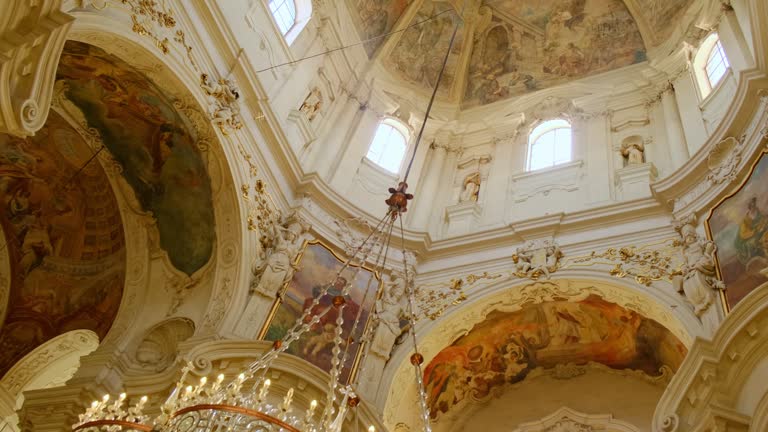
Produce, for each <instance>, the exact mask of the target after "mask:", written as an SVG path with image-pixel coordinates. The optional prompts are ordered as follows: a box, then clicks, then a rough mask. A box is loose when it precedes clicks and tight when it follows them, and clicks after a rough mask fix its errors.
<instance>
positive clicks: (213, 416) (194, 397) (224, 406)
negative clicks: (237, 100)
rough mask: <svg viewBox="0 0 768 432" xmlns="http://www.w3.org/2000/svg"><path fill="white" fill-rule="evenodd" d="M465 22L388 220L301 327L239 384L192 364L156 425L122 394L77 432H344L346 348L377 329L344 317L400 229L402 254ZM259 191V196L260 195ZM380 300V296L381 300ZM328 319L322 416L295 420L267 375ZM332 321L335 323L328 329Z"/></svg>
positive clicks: (411, 297) (310, 412) (87, 416)
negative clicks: (415, 186) (427, 145)
mask: <svg viewBox="0 0 768 432" xmlns="http://www.w3.org/2000/svg"><path fill="white" fill-rule="evenodd" d="M460 23H461V20H460V19H459V20H456V25H455V27H454V29H453V35H452V37H451V41H450V44H449V46H448V49H447V50H446V53H445V56H444V59H443V63H442V68H441V69H440V72H439V74H438V77H437V80H436V82H435V86H434V89H433V91H432V97H431V98H430V101H429V105H428V106H427V109H426V112H425V115H424V121H423V122H422V124H421V129H420V130H419V134H418V136H417V138H416V142H415V144H414V149H413V153H412V154H411V158H410V160H409V163H408V166H407V169H406V171H405V174H404V176H403V178H402V180H401V181H400V182H399V183H398V185H397V187H393V188H390V189H389V193H390V196H389V198H388V199H386V200H385V203H386V204H387V206H388V208H387V211H386V214H385V215H384V217H382V218H381V219H380V220H379V221H378V223H377V225H376V226H375V227H374V229H373V230H372V232H371V233H370V234H369V235H368V237H366V238H365V240H364V241H363V242H362V243H361V244H360V245H359V246H357V248H355V250H354V251H352V253H351V254H350V256H349V258H348V259H347V260H346V261H345V262H344V263H343V265H342V266H341V268H340V269H339V270H338V271H337V272H336V274H335V275H334V276H333V277H332V278H331V280H329V281H327V283H324V284H321V285H320V286H322V287H323V288H321V289H319V290H318V292H317V293H316V294H315V296H314V298H313V299H312V301H311V304H310V305H309V307H305V309H304V311H303V313H302V315H301V316H300V317H299V318H298V319H297V320H296V322H295V323H294V325H293V327H291V328H290V329H289V330H288V331H287V333H286V335H285V336H284V338H283V339H281V340H276V341H275V342H274V343H273V345H272V347H271V349H269V350H268V351H267V352H265V353H264V354H263V355H262V356H261V358H259V359H258V360H256V361H254V362H253V363H251V364H250V365H249V366H248V367H247V368H245V370H243V371H241V373H240V374H239V375H237V376H236V377H234V379H232V378H230V379H229V380H227V378H226V377H225V376H224V375H219V376H218V377H217V378H216V379H215V380H213V381H211V382H209V381H208V379H207V378H206V377H202V378H201V379H200V381H199V382H198V383H197V384H195V385H192V384H189V383H188V379H187V378H188V375H189V372H190V371H191V369H192V365H191V364H188V365H187V366H185V367H184V368H183V369H182V374H181V378H180V379H179V381H178V382H177V383H176V386H175V388H174V390H173V391H172V392H171V395H170V396H169V397H168V399H167V400H166V401H165V402H164V403H163V404H162V406H161V407H160V411H161V413H162V414H160V415H159V416H157V417H156V418H154V419H151V418H150V417H149V416H147V415H145V414H143V410H144V405H145V404H146V403H147V398H146V397H142V398H141V399H140V400H139V402H138V403H137V404H135V405H134V406H130V407H128V406H126V403H125V400H126V395H125V393H123V394H121V395H120V397H119V398H118V399H117V400H116V401H114V402H111V403H110V400H109V396H108V395H107V396H104V398H103V399H102V400H101V401H94V402H93V404H92V405H91V407H90V408H88V409H87V410H86V412H85V413H84V414H81V415H80V421H79V422H78V423H77V424H75V425H74V426H73V430H75V431H99V430H109V431H121V430H139V431H150V430H152V431H168V432H181V431H184V432H189V431H200V432H202V431H214V430H215V431H220V430H229V431H246V430H248V431H254V430H255V431H265V432H341V430H342V426H343V424H344V419H345V417H346V416H347V414H348V413H349V411H350V410H354V409H355V408H356V407H357V406H358V405H359V404H360V403H361V398H360V397H359V396H358V395H357V393H356V392H355V387H356V385H357V384H358V379H359V377H355V378H353V379H352V381H351V382H349V383H347V384H346V385H345V384H343V383H342V380H341V376H342V369H343V367H344V365H345V364H346V363H347V357H348V354H349V352H348V351H349V350H347V349H346V346H347V345H348V344H349V343H350V342H357V343H361V344H364V343H365V341H369V340H372V334H370V332H372V331H373V330H374V326H365V325H364V324H365V323H364V322H365V321H366V320H365V319H362V317H361V315H362V310H363V309H362V308H358V311H357V313H356V317H355V320H354V323H353V325H352V329H351V330H350V333H349V334H350V335H351V334H357V333H355V330H356V329H359V328H360V329H361V332H362V336H361V337H360V339H359V340H357V341H355V340H352V338H351V337H350V336H349V335H344V333H345V331H344V330H345V328H344V323H345V318H344V316H345V315H344V314H343V310H344V309H345V307H347V305H348V303H349V302H348V301H347V300H346V299H347V298H348V296H349V293H350V289H351V288H352V286H353V284H354V282H355V280H356V277H357V275H358V274H359V273H360V269H362V268H363V266H362V264H364V263H370V262H373V263H374V265H373V268H374V269H375V271H376V272H381V271H382V270H383V269H384V268H385V266H386V263H387V259H388V255H389V254H388V252H389V247H390V245H391V243H392V240H393V237H394V236H393V231H394V228H395V225H396V224H397V223H398V222H399V230H398V231H397V234H396V236H397V237H399V238H400V244H399V245H395V246H398V247H400V248H401V249H402V250H403V251H405V238H404V229H403V222H402V215H403V213H405V212H406V211H408V202H409V201H411V200H412V199H413V195H412V194H410V193H408V183H407V180H408V174H409V173H410V170H411V166H412V164H413V160H414V158H415V155H416V153H417V151H418V147H419V144H420V142H421V138H422V136H423V134H424V130H425V127H426V124H427V121H428V120H429V114H430V112H431V109H432V105H433V103H434V101H435V97H436V95H437V90H438V87H439V85H440V82H441V79H442V77H443V73H444V72H445V69H446V65H447V63H448V58H449V55H450V52H451V48H452V46H453V44H454V42H455V39H456V35H457V33H458V30H459V27H460ZM223 85H224V84H222V86H223ZM227 85H228V83H227ZM222 88H223V87H222ZM224 90H226V89H224ZM214 93H216V94H217V92H215V91H210V92H209V94H214ZM248 189H249V188H248V187H245V188H243V193H244V197H245V198H246V199H248V198H249V196H248V195H247V194H248ZM256 192H257V194H258V192H259V191H258V188H257V191H256ZM249 224H250V225H249V226H250V227H255V226H256V225H258V223H256V222H254V221H253V220H251V221H250V222H249ZM257 231H260V230H257ZM407 256H408V254H406V253H403V254H402V259H403V262H402V265H403V271H404V276H405V277H404V279H405V291H406V297H407V298H408V304H407V310H406V312H405V316H406V317H407V319H408V320H409V321H410V325H409V326H408V328H409V330H408V333H409V334H407V335H406V336H407V339H408V340H410V341H411V343H412V344H413V353H412V354H411V356H410V363H411V365H412V366H413V369H414V377H415V384H416V387H417V394H418V399H419V401H418V403H419V407H420V411H421V412H420V417H421V419H420V420H421V422H423V425H422V426H423V430H424V431H425V432H431V426H430V420H429V419H430V415H429V408H428V404H427V395H426V391H425V386H424V380H423V377H424V373H423V371H422V363H423V362H424V356H423V355H422V354H420V353H419V350H418V341H417V338H416V333H415V327H416V326H415V323H416V312H417V309H416V307H417V306H416V305H417V303H416V289H415V286H414V278H413V275H412V274H409V269H412V264H413V263H408V262H407V261H408V259H407ZM347 269H352V271H353V273H354V276H353V277H352V278H345V277H342V276H341V274H342V272H343V271H345V270H347ZM347 279H350V280H347ZM371 280H372V279H371ZM318 282H320V281H318ZM340 282H341V283H340ZM387 286H388V285H386V284H381V286H380V288H379V290H381V289H383V288H384V287H387ZM378 294H379V295H380V294H381V293H378ZM329 296H330V298H332V299H333V301H332V302H331V306H328V307H325V308H323V307H318V306H320V302H321V299H323V298H328V297H329ZM382 312H383V311H380V310H378V307H377V308H376V309H375V310H374V311H373V315H374V319H376V316H378V314H380V313H382ZM326 315H327V316H326ZM323 317H326V320H327V322H328V324H326V326H328V325H330V326H332V327H333V330H332V331H331V332H329V335H331V336H332V339H333V342H332V343H333V348H332V350H331V352H332V359H331V370H330V372H329V380H328V383H327V384H328V387H327V390H326V393H325V404H324V406H323V408H322V410H319V409H318V408H319V404H318V402H317V401H314V400H313V401H312V402H311V403H310V404H309V406H308V407H307V409H306V410H305V411H304V412H303V413H297V412H294V411H293V407H292V404H293V402H294V400H293V399H294V398H293V397H294V390H293V388H291V389H289V390H288V391H287V392H286V393H285V394H284V395H281V396H282V402H281V403H279V404H275V403H274V402H273V401H274V398H269V397H268V396H269V395H270V386H271V381H270V380H269V379H268V378H267V372H268V371H269V370H270V368H271V366H272V365H273V363H274V361H275V359H276V358H277V357H278V356H279V355H281V354H283V353H284V352H285V351H286V350H287V349H288V347H289V346H290V345H291V344H292V343H294V342H296V341H297V340H298V339H299V338H300V337H301V336H302V335H304V334H306V333H307V332H309V330H310V329H311V328H313V326H315V325H317V324H318V323H319V322H320V320H321V318H323ZM328 317H335V320H333V319H331V320H328ZM331 322H333V323H334V324H330V323H331ZM347 327H348V326H347ZM368 351H369V350H368V349H364V350H363V356H362V357H361V359H360V362H361V364H365V362H366V358H367V356H368V355H369V354H368ZM268 399H269V400H268ZM412 427H413V428H414V429H415V428H416V427H417V426H416V425H412ZM368 431H369V432H375V427H374V426H369V428H368Z"/></svg>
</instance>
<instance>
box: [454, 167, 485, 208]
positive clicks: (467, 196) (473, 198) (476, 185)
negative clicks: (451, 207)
mask: <svg viewBox="0 0 768 432" xmlns="http://www.w3.org/2000/svg"><path fill="white" fill-rule="evenodd" d="M479 197H480V173H478V172H476V173H473V174H470V175H468V176H467V177H466V178H465V179H464V185H463V187H462V189H461V194H460V195H459V202H460V203H465V202H477V199H478V198H479Z"/></svg>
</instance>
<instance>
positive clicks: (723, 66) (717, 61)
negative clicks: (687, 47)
mask: <svg viewBox="0 0 768 432" xmlns="http://www.w3.org/2000/svg"><path fill="white" fill-rule="evenodd" d="M693 66H694V67H693V69H694V75H695V76H696V81H697V83H698V85H699V91H700V93H701V96H702V97H703V98H706V97H707V96H709V94H710V93H712V90H714V89H715V87H717V85H718V84H720V82H721V81H722V80H723V78H725V76H726V74H727V73H728V68H730V67H731V65H730V64H729V63H728V57H726V56H725V50H723V44H722V43H721V42H720V38H719V37H718V35H717V33H712V34H711V35H709V36H707V38H706V39H704V41H703V42H702V43H701V45H700V46H699V51H698V52H697V53H696V57H695V58H694V60H693Z"/></svg>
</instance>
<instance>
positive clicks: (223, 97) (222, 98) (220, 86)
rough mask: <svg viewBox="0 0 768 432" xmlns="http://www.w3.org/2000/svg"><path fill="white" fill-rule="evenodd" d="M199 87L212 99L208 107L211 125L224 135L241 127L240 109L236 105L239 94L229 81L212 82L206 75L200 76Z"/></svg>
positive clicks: (223, 79)
mask: <svg viewBox="0 0 768 432" xmlns="http://www.w3.org/2000/svg"><path fill="white" fill-rule="evenodd" d="M200 87H201V88H202V89H203V90H205V93H206V94H207V95H208V96H210V97H211V98H212V99H213V101H212V103H211V106H210V112H211V116H212V121H213V124H215V125H216V126H218V127H219V129H221V131H222V132H223V133H224V134H227V133H228V132H229V131H230V130H231V129H240V128H242V127H243V122H242V120H241V118H240V107H239V106H238V104H237V101H238V99H240V93H238V91H237V87H235V84H234V83H233V82H232V81H231V80H228V79H226V78H222V79H220V80H218V81H213V80H211V77H209V76H208V75H207V74H202V75H200Z"/></svg>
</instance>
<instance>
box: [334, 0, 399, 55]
mask: <svg viewBox="0 0 768 432" xmlns="http://www.w3.org/2000/svg"><path fill="white" fill-rule="evenodd" d="M411 2H412V0H348V4H349V5H350V6H352V8H350V10H352V11H353V22H354V23H355V26H356V27H357V31H358V33H359V34H360V37H361V38H362V39H366V40H367V39H371V40H369V41H367V42H366V43H365V44H364V46H365V50H366V52H367V53H368V56H369V57H373V54H374V53H375V52H376V50H377V49H378V48H379V47H380V46H381V44H382V43H384V40H385V38H376V37H377V36H381V35H383V34H386V33H388V32H390V31H392V28H393V26H394V25H395V23H396V22H397V19H398V18H400V16H401V15H402V14H403V13H404V12H405V10H406V8H407V7H408V5H409V4H411ZM374 38H376V39H374Z"/></svg>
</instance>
